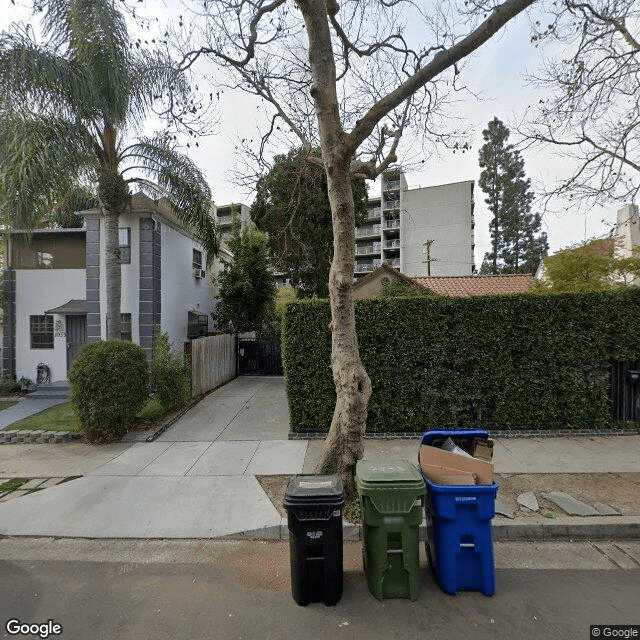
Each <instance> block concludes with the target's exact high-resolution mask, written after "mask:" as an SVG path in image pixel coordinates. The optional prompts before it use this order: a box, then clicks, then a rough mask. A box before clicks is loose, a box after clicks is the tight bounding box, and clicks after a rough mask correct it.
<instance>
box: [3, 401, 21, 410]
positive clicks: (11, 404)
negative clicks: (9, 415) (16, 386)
mask: <svg viewBox="0 0 640 640" xmlns="http://www.w3.org/2000/svg"><path fill="white" fill-rule="evenodd" d="M17 404H18V403H17V402H5V401H4V400H3V401H0V411H2V410H3V409H8V408H9V407H15V406H16V405H17Z"/></svg>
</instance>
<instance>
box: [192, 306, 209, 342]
mask: <svg viewBox="0 0 640 640" xmlns="http://www.w3.org/2000/svg"><path fill="white" fill-rule="evenodd" d="M208 330H209V316H207V315H206V314H204V313H196V312H194V311H189V318H188V323H187V338H190V339H191V338H198V337H200V336H206V335H207V331H208Z"/></svg>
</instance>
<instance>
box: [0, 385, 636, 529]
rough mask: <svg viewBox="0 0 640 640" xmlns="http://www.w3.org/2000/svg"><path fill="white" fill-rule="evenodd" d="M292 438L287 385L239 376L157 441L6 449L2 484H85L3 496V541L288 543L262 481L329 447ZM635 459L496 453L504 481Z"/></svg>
mask: <svg viewBox="0 0 640 640" xmlns="http://www.w3.org/2000/svg"><path fill="white" fill-rule="evenodd" d="M287 435H288V412H287V403H286V395H285V391H284V384H283V381H282V378H249V377H243V378H236V379H235V380H233V381H231V382H230V383H229V384H227V385H225V386H224V387H222V388H221V389H218V390H217V391H215V392H214V393H212V394H210V395H208V396H207V397H206V398H205V399H204V400H202V401H201V402H200V403H199V404H197V405H196V406H195V407H194V408H193V409H192V410H191V411H190V412H188V413H187V414H186V415H185V416H183V417H182V418H181V419H180V420H179V421H178V422H176V424H175V425H174V426H172V427H171V428H170V429H169V430H167V431H166V432H165V433H164V434H162V435H161V436H160V437H159V438H158V439H157V440H156V441H155V442H152V443H146V442H123V443H119V444H115V445H104V446H89V445H85V444H81V443H68V444H60V445H44V444H43V445H39V444H24V445H7V446H2V447H0V479H2V478H4V479H7V478H12V477H24V478H39V479H42V480H43V482H44V479H46V478H59V479H62V478H65V477H68V476H75V475H81V476H83V477H82V478H79V479H76V480H73V481H71V482H67V483H64V484H55V482H54V481H50V482H49V483H48V484H49V485H51V484H53V485H55V486H49V487H48V488H46V490H44V491H38V492H37V493H31V494H28V495H24V494H23V495H19V493H18V492H15V493H14V494H13V495H8V494H7V495H6V496H4V497H2V496H0V534H2V535H36V536H63V537H90V538H212V537H225V536H236V537H237V536H242V535H244V536H247V537H260V538H269V537H272V538H279V537H282V536H285V535H286V521H285V520H284V519H283V518H281V517H280V515H279V514H278V512H277V510H276V509H275V507H274V506H273V505H272V503H271V501H270V500H269V498H268V497H267V495H266V494H265V492H264V491H263V489H262V487H261V486H260V484H259V482H258V481H257V479H256V476H260V475H283V474H297V473H302V472H311V471H312V470H313V467H314V465H315V461H316V460H317V458H318V456H319V454H320V450H321V447H322V443H321V442H319V441H311V442H308V441H300V440H296V441H290V440H288V439H287ZM417 450H418V442H417V441H413V440H366V443H365V457H367V458H408V459H410V460H416V457H417ZM639 459H640V436H623V437H609V438H607V437H597V438H538V439H528V438H522V439H503V440H499V441H498V442H497V443H496V448H495V452H494V462H495V471H496V473H502V474H508V473H535V474H540V473H594V472H638V471H640V464H639V463H638V460H639ZM0 483H1V480H0ZM40 486H44V485H40ZM9 498H11V499H9ZM638 515H640V514H638ZM605 520H606V519H605ZM623 521H624V522H625V523H626V524H628V525H631V526H633V525H635V526H639V525H638V523H640V519H635V520H633V519H632V520H629V519H628V518H626V519H624V520H620V519H618V522H623ZM638 531H640V529H638Z"/></svg>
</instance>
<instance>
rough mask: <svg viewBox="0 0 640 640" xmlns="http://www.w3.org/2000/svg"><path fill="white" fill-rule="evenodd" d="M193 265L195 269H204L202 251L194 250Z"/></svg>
mask: <svg viewBox="0 0 640 640" xmlns="http://www.w3.org/2000/svg"><path fill="white" fill-rule="evenodd" d="M191 266H192V267H193V268H194V269H202V251H198V250H197V249H194V250H193V264H192V265H191Z"/></svg>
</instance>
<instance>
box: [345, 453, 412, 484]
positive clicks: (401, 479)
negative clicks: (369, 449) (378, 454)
mask: <svg viewBox="0 0 640 640" xmlns="http://www.w3.org/2000/svg"><path fill="white" fill-rule="evenodd" d="M356 480H357V484H358V486H362V487H371V488H373V487H375V486H378V487H379V486H380V485H383V486H384V485H387V483H393V484H394V485H398V486H402V488H409V487H416V486H417V487H420V486H421V485H423V481H422V476H421V474H420V472H419V471H418V469H416V467H415V465H414V464H413V463H412V462H410V461H409V460H387V459H381V460H359V461H358V464H357V465H356Z"/></svg>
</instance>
